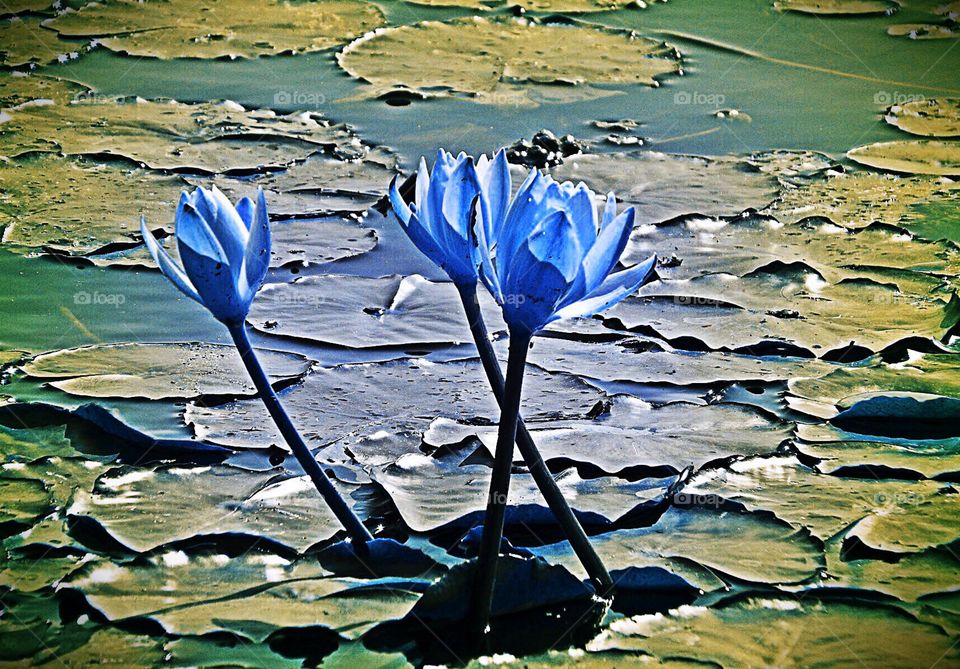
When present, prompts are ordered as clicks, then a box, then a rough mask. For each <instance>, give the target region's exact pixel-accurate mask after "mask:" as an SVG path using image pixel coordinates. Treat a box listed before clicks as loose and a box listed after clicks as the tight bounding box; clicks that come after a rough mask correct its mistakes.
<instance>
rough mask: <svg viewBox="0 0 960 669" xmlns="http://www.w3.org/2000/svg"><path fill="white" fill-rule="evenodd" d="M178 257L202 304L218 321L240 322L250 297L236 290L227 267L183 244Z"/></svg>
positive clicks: (248, 307) (248, 304)
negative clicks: (245, 296)
mask: <svg viewBox="0 0 960 669" xmlns="http://www.w3.org/2000/svg"><path fill="white" fill-rule="evenodd" d="M180 259H181V260H182V261H183V267H184V269H185V270H186V273H187V276H189V277H190V281H191V282H192V283H193V286H194V287H195V288H196V289H197V293H199V295H200V297H201V299H202V304H203V305H204V306H205V307H206V308H207V309H208V310H209V311H210V313H211V314H213V317H214V318H216V319H217V320H218V321H220V322H222V323H226V324H228V325H234V324H237V323H242V322H243V319H245V318H246V317H247V311H248V310H249V309H250V300H247V299H244V298H243V297H241V296H240V294H239V293H238V292H237V284H236V282H235V281H234V278H233V274H232V272H231V271H230V268H229V267H227V266H226V265H225V264H223V263H220V262H217V261H216V260H214V259H213V258H210V257H208V256H205V255H201V254H199V253H197V252H195V251H194V250H193V249H192V248H190V247H189V246H187V245H181V246H180Z"/></svg>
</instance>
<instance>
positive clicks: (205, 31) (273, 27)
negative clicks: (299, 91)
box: [44, 0, 383, 59]
mask: <svg viewBox="0 0 960 669" xmlns="http://www.w3.org/2000/svg"><path fill="white" fill-rule="evenodd" d="M382 24H383V15H382V13H381V12H380V10H379V9H377V7H376V6H375V5H373V4H370V3H366V2H344V1H342V0H324V1H323V2H311V3H296V4H288V3H282V2H278V1H276V0H271V1H270V2H269V3H268V4H266V5H265V4H263V3H262V2H257V1H256V0H241V1H240V2H236V1H233V0H231V2H225V1H223V0H201V1H199V2H196V1H191V0H163V1H160V2H148V3H141V2H136V1H135V0H108V1H107V2H103V3H92V4H89V5H86V6H84V7H81V8H80V9H79V10H76V11H67V12H65V13H63V14H61V15H60V16H58V17H57V18H55V19H51V20H49V21H47V22H46V23H45V24H44V25H45V26H47V27H48V28H50V29H52V30H55V31H57V32H58V33H59V34H60V35H63V36H64V37H96V38H97V39H98V41H99V43H100V44H102V45H103V46H104V47H106V48H108V49H111V50H112V51H119V52H121V53H126V54H129V55H131V56H146V57H152V58H161V59H171V58H255V57H257V56H272V55H277V54H282V53H306V52H311V51H322V50H324V49H329V48H330V47H333V46H336V45H338V44H341V43H343V42H345V41H347V40H349V39H351V38H353V37H356V36H358V35H362V34H363V33H365V32H367V31H368V30H373V29H374V28H377V27H378V26H380V25H382Z"/></svg>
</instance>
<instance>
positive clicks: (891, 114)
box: [883, 98, 960, 137]
mask: <svg viewBox="0 0 960 669" xmlns="http://www.w3.org/2000/svg"><path fill="white" fill-rule="evenodd" d="M883 120H885V121H886V122H887V123H889V124H890V125H892V126H895V127H897V128H900V129H901V130H904V131H906V132H909V133H911V134H913V135H923V136H924V137H957V136H960V99H957V98H923V99H920V100H911V101H910V102H905V103H904V104H902V105H894V106H892V107H890V109H888V110H887V115H886V116H884V117H883Z"/></svg>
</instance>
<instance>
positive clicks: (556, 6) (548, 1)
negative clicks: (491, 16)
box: [408, 0, 646, 14]
mask: <svg viewBox="0 0 960 669" xmlns="http://www.w3.org/2000/svg"><path fill="white" fill-rule="evenodd" d="M408 2H411V3H412V4H415V5H427V6H429V7H466V8H468V9H480V10H485V9H497V8H499V6H500V5H501V4H504V3H503V0H408ZM505 4H507V5H509V6H510V7H516V8H520V9H523V10H525V11H533V12H551V13H564V14H578V13H584V12H604V11H612V10H617V9H623V8H625V7H629V8H635V9H639V8H641V7H644V6H646V5H645V4H644V3H642V2H637V0H506V2H505Z"/></svg>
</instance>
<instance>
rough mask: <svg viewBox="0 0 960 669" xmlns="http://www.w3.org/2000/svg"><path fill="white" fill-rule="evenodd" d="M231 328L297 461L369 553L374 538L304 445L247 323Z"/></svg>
mask: <svg viewBox="0 0 960 669" xmlns="http://www.w3.org/2000/svg"><path fill="white" fill-rule="evenodd" d="M229 327H230V334H231V335H232V336H233V341H234V344H236V346H237V350H238V351H240V357H241V358H242V359H243V364H244V365H245V366H246V368H247V372H249V374H250V378H251V379H253V385H254V386H256V388H257V392H258V393H259V395H260V399H261V400H263V403H264V405H265V406H266V407H267V411H269V412H270V416H271V417H272V418H273V421H274V422H275V423H276V424H277V428H279V430H280V433H281V434H282V435H283V438H284V440H286V442H287V445H288V446H289V447H290V450H291V451H293V455H294V456H295V457H296V458H297V462H299V463H300V466H301V467H302V468H303V471H304V472H306V474H307V475H308V476H309V477H310V479H311V480H312V481H313V484H314V485H315V486H316V487H317V490H318V491H319V492H320V496H321V497H323V501H324V502H326V503H327V506H328V507H330V510H331V511H333V515H335V516H336V517H337V520H339V521H340V524H341V525H343V527H344V528H345V529H346V530H347V533H348V534H349V535H350V538H351V540H352V543H353V545H354V548H355V549H356V550H357V551H366V548H367V542H368V541H372V540H373V537H372V536H371V535H370V532H368V531H367V528H366V527H364V526H363V523H361V522H360V519H359V518H357V516H356V515H355V514H354V513H353V511H352V510H351V509H350V507H349V506H347V503H346V502H345V501H344V499H343V497H341V496H340V493H338V492H337V489H336V488H334V487H333V483H331V482H330V479H328V478H327V475H326V473H325V472H324V471H323V468H322V467H321V466H320V464H319V463H318V462H317V460H316V458H314V457H313V454H312V453H311V452H310V449H309V448H307V445H306V443H304V441H303V437H301V436H300V433H299V432H298V431H297V428H296V427H294V425H293V422H292V421H291V420H290V416H288V415H287V412H286V410H285V409H284V408H283V405H282V404H281V403H280V398H279V397H277V393H276V391H274V389H273V386H272V385H270V380H269V379H268V378H267V375H266V373H265V372H264V371H263V367H262V366H261V365H260V360H259V359H257V355H256V353H255V352H254V350H253V347H252V346H251V345H250V338H249V336H248V335H247V327H246V324H245V323H240V324H239V325H232V326H229Z"/></svg>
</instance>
